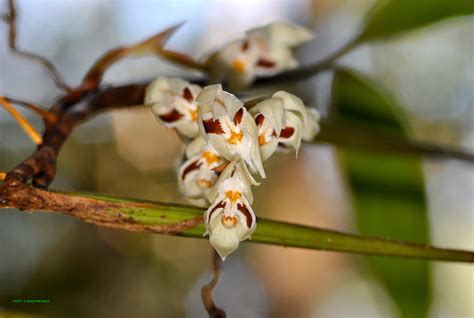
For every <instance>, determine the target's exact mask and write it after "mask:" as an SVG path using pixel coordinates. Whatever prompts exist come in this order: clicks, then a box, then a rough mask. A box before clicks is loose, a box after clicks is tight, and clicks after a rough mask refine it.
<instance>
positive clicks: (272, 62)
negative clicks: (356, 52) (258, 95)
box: [207, 22, 312, 89]
mask: <svg viewBox="0 0 474 318" xmlns="http://www.w3.org/2000/svg"><path fill="white" fill-rule="evenodd" d="M311 37H312V35H311V33H310V32H309V30H307V29H305V28H302V27H299V26H295V25H293V24H290V23H286V22H273V23H270V24H268V25H266V26H263V27H259V28H255V29H251V30H249V31H247V32H246V35H245V37H244V38H243V39H240V40H235V41H233V42H231V43H229V44H227V45H225V46H224V47H223V48H222V49H220V50H219V51H218V52H216V53H214V54H213V55H211V57H210V58H209V59H208V62H207V63H208V65H209V67H210V70H211V78H212V80H213V81H215V82H221V81H225V82H227V83H228V84H229V85H230V86H231V87H232V88H234V89H241V88H245V87H247V86H248V85H249V84H250V83H251V82H253V80H254V79H255V77H256V76H269V75H274V74H276V73H279V72H281V71H284V70H289V69H292V68H295V67H297V66H298V61H297V60H296V59H295V58H294V55H293V52H292V49H293V48H294V47H295V46H298V45H300V44H302V43H304V42H306V41H308V40H309V39H311Z"/></svg>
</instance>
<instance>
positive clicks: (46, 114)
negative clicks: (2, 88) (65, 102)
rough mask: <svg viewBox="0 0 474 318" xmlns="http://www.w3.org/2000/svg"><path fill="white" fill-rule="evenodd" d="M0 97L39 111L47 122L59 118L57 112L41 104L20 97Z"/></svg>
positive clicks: (53, 121)
mask: <svg viewBox="0 0 474 318" xmlns="http://www.w3.org/2000/svg"><path fill="white" fill-rule="evenodd" d="M0 97H3V98H4V99H5V100H6V101H8V102H9V103H11V104H16V105H20V106H22V107H25V108H27V109H29V110H31V111H32V112H34V113H37V114H38V115H40V116H41V118H42V119H43V121H44V122H45V123H46V124H53V123H55V122H56V121H57V120H58V117H57V116H56V114H54V113H52V112H50V111H49V110H47V109H46V108H44V107H42V106H40V105H37V104H35V103H32V102H27V101H24V100H20V99H17V98H12V97H8V96H0Z"/></svg>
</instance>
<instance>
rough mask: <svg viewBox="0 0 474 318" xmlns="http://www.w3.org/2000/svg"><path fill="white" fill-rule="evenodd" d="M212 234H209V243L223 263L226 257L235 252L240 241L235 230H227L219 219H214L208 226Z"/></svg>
mask: <svg viewBox="0 0 474 318" xmlns="http://www.w3.org/2000/svg"><path fill="white" fill-rule="evenodd" d="M210 228H212V229H213V230H212V232H209V242H210V243H211V245H212V247H214V249H215V250H216V251H217V253H218V254H219V256H220V257H221V258H222V260H223V261H224V260H225V259H226V257H227V256H228V255H229V254H230V253H232V252H234V251H235V250H237V248H238V247H239V243H240V239H239V233H238V232H237V231H236V230H235V229H227V228H226V227H225V226H224V225H223V224H222V222H221V219H220V218H215V219H214V220H213V222H212V223H211V224H210Z"/></svg>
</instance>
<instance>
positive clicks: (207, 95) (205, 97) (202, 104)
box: [196, 84, 222, 114]
mask: <svg viewBox="0 0 474 318" xmlns="http://www.w3.org/2000/svg"><path fill="white" fill-rule="evenodd" d="M221 94H222V85H221V84H216V85H209V86H206V87H204V88H203V90H202V91H201V93H200V94H199V95H198V96H197V97H196V102H197V103H198V107H199V110H200V112H201V113H203V114H205V113H209V112H212V111H213V109H212V108H213V104H214V101H215V99H216V98H218V97H219V96H220V95H221Z"/></svg>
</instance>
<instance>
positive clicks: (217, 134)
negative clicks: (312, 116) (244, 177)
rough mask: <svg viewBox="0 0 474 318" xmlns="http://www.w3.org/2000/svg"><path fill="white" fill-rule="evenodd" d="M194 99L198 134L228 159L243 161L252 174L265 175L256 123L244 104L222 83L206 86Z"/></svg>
mask: <svg viewBox="0 0 474 318" xmlns="http://www.w3.org/2000/svg"><path fill="white" fill-rule="evenodd" d="M196 101H197V102H198V106H199V127H200V130H201V134H202V135H203V136H205V138H206V139H207V140H208V141H209V143H210V144H211V145H212V146H213V147H214V148H215V149H216V150H217V152H218V153H219V154H221V155H222V156H223V157H224V158H225V159H227V160H228V161H238V160H241V159H242V160H243V161H244V162H245V163H246V164H247V165H248V166H249V168H250V170H251V171H252V172H254V173H259V174H260V175H261V176H262V177H263V178H265V171H264V170H263V163H262V158H261V154H260V148H259V146H258V140H257V126H256V125H255V121H254V119H253V118H252V115H250V114H249V113H248V112H247V110H246V109H245V107H244V105H243V103H242V102H241V101H240V100H238V99H237V97H235V96H234V95H232V94H230V93H227V92H225V91H223V90H222V86H221V85H220V84H218V85H211V86H207V87H205V88H204V89H203V90H202V92H201V94H199V96H198V97H197V99H196Z"/></svg>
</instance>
